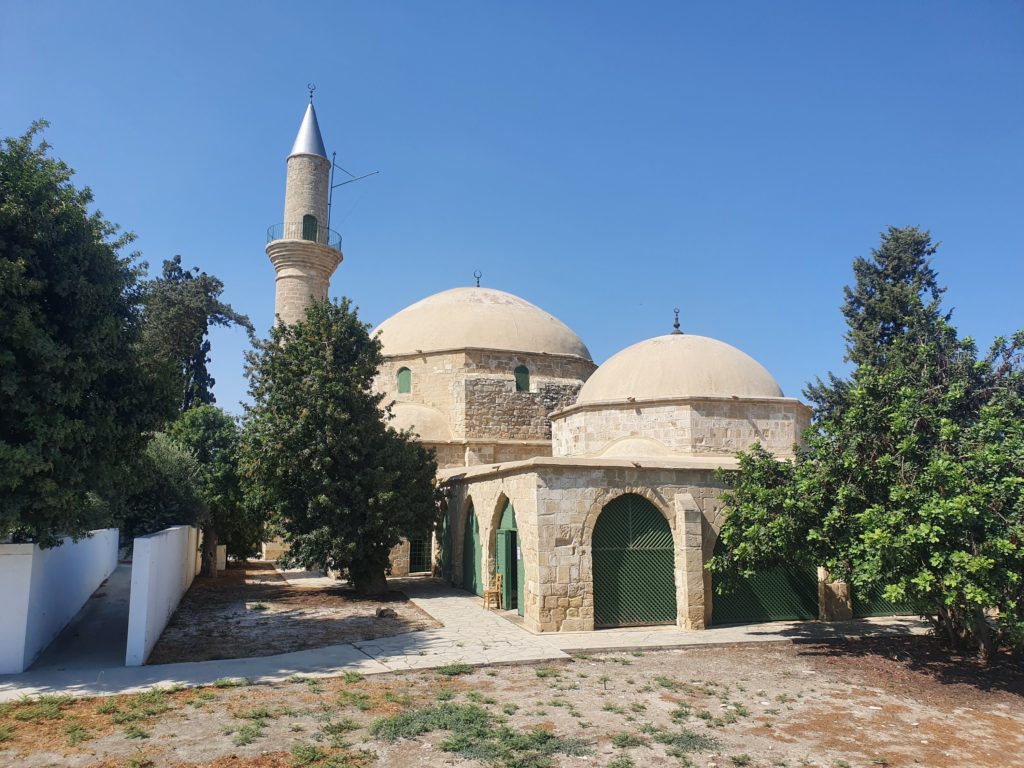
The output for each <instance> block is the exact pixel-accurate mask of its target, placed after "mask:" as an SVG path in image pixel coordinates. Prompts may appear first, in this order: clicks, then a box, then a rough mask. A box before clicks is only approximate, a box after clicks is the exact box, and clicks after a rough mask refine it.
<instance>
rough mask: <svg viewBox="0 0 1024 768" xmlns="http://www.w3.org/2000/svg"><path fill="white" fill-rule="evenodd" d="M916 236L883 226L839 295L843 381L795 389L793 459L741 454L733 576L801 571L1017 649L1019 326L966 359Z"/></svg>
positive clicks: (1022, 335) (729, 567) (981, 644)
mask: <svg viewBox="0 0 1024 768" xmlns="http://www.w3.org/2000/svg"><path fill="white" fill-rule="evenodd" d="M934 253H935V247H934V246H933V245H932V242H931V239H930V237H929V235H928V233H927V232H922V231H920V230H917V229H915V228H908V229H896V228H890V229H889V230H888V232H886V233H884V234H883V237H882V243H881V246H880V247H879V248H878V249H877V250H875V251H873V252H872V255H871V258H869V259H866V258H858V259H857V260H856V261H855V262H854V276H855V284H854V286H853V287H852V288H847V289H846V301H845V303H844V305H843V314H844V316H845V317H846V321H847V325H848V331H847V334H846V342H847V358H848V360H849V361H850V362H851V363H853V365H854V370H853V373H852V374H851V375H850V376H849V377H848V378H842V377H838V376H834V375H830V376H829V380H828V381H827V382H823V381H820V380H819V381H817V382H816V383H815V384H813V385H812V386H810V387H809V388H808V390H807V392H806V394H807V396H808V398H809V399H810V400H811V401H812V403H813V405H814V407H815V422H814V424H813V425H812V427H811V428H810V429H809V430H808V432H807V433H806V435H805V444H804V445H803V446H802V447H801V448H800V449H799V450H798V452H797V458H796V460H795V462H794V463H792V464H788V463H782V462H778V461H776V460H775V458H774V457H772V456H771V455H770V454H768V453H767V452H765V451H763V450H761V449H760V448H755V449H754V450H752V451H750V452H748V453H746V454H744V455H741V457H740V470H739V472H738V473H736V474H735V475H734V476H733V477H732V479H731V484H732V488H731V490H730V491H729V492H728V493H727V494H726V497H725V504H726V507H727V510H728V515H727V517H726V520H725V523H724V525H723V528H722V531H721V538H722V542H723V544H724V545H725V547H724V552H723V553H722V554H720V555H718V556H716V557H715V558H713V559H712V561H711V563H710V564H709V567H710V569H711V570H713V571H715V572H716V573H718V574H719V575H720V576H722V577H723V580H724V581H725V582H726V583H727V582H728V581H729V579H730V578H731V577H735V576H738V575H750V574H751V573H753V572H755V571H758V570H761V569H764V568H769V567H772V566H773V565H776V564H779V563H782V562H793V561H794V560H795V561H799V562H802V563H804V564H806V565H821V566H824V567H826V568H827V569H828V571H829V572H830V574H831V576H832V578H834V579H836V580H843V581H848V582H850V583H851V586H852V588H853V590H854V591H858V590H859V591H861V592H862V593H863V592H868V591H871V590H877V589H882V590H883V591H884V595H885V597H886V598H887V599H890V600H893V601H901V602H909V603H912V604H914V605H918V606H920V607H921V608H922V610H923V611H925V612H926V613H927V614H928V615H929V616H930V618H931V619H932V621H933V622H934V624H935V626H936V628H937V630H938V631H939V632H940V633H941V634H942V636H944V637H945V638H946V639H948V641H949V642H950V643H951V644H952V645H955V646H959V647H970V648H976V649H978V650H979V651H980V653H981V654H982V655H985V656H987V655H989V654H991V653H992V652H994V651H995V650H996V649H997V648H999V647H1000V646H1003V647H1012V648H1016V649H1021V648H1022V647H1024V371H1022V360H1024V356H1022V352H1024V332H1018V333H1016V334H1015V335H1014V336H1013V337H1012V338H1010V339H1003V338H1000V339H996V341H995V342H994V344H993V345H992V347H991V350H990V351H989V352H988V354H987V355H984V356H979V354H978V351H977V349H976V347H975V344H974V342H973V341H972V340H971V339H968V338H964V339H961V338H959V337H958V335H957V332H956V329H955V328H954V327H953V326H952V325H951V322H950V319H951V317H950V314H949V313H944V312H943V310H942V308H941V296H942V292H943V289H941V288H940V287H939V286H938V284H937V277H936V275H935V272H934V271H933V270H932V268H931V265H930V257H931V256H932V255H933V254H934Z"/></svg>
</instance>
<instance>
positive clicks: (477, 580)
mask: <svg viewBox="0 0 1024 768" xmlns="http://www.w3.org/2000/svg"><path fill="white" fill-rule="evenodd" d="M480 556H481V550H480V524H479V523H478V522H477V519H476V515H475V514H474V512H473V505H472V504H471V505H470V506H469V509H468V510H467V511H466V528H465V531H464V532H463V535H462V587H463V589H468V590H469V591H470V592H475V593H476V594H478V595H480V596H481V597H482V596H483V594H484V580H483V579H482V578H481V572H480Z"/></svg>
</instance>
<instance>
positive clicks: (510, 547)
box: [495, 501, 523, 616]
mask: <svg viewBox="0 0 1024 768" xmlns="http://www.w3.org/2000/svg"><path fill="white" fill-rule="evenodd" d="M495 544H496V550H497V551H496V555H497V562H496V564H495V569H496V572H497V573H500V574H501V575H502V577H503V578H502V583H501V586H502V595H501V606H502V608H504V609H505V610H512V609H513V608H515V609H516V610H517V611H518V612H519V615H520V616H522V615H523V600H522V594H523V549H522V547H521V546H520V543H519V532H518V530H517V526H516V510H515V507H513V506H512V502H511V501H506V502H505V509H504V511H503V512H502V513H501V522H500V523H499V524H498V531H497V533H496V535H495Z"/></svg>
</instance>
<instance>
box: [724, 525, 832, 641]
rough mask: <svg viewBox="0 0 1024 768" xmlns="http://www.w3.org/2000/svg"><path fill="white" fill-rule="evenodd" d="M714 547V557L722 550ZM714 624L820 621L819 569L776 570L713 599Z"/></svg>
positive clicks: (751, 579)
mask: <svg viewBox="0 0 1024 768" xmlns="http://www.w3.org/2000/svg"><path fill="white" fill-rule="evenodd" d="M720 547H721V541H719V543H718V544H716V545H715V554H718V553H719V552H720V551H721V549H720ZM711 601H712V602H711V623H712V624H757V623H760V622H765V621H810V620H812V619H816V618H818V572H817V569H816V568H783V567H779V568H773V569H771V570H768V571H764V572H763V573H758V574H755V575H754V576H751V577H750V578H749V579H743V580H742V581H741V582H739V583H738V584H737V585H736V587H735V589H732V590H730V591H729V592H726V593H725V594H721V595H720V594H718V593H717V592H716V593H715V594H714V595H712V597H711Z"/></svg>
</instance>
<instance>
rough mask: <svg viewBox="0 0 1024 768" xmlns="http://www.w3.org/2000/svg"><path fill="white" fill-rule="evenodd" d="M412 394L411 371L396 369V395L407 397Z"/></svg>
mask: <svg viewBox="0 0 1024 768" xmlns="http://www.w3.org/2000/svg"><path fill="white" fill-rule="evenodd" d="M410 392H412V371H410V370H409V369H408V368H399V369H398V394H400V395H407V394H409V393H410Z"/></svg>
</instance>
